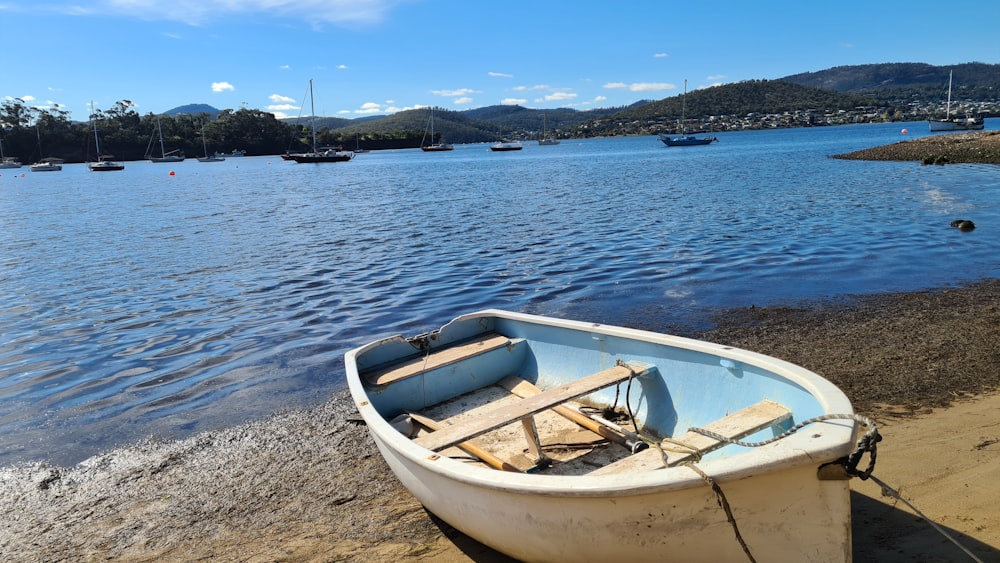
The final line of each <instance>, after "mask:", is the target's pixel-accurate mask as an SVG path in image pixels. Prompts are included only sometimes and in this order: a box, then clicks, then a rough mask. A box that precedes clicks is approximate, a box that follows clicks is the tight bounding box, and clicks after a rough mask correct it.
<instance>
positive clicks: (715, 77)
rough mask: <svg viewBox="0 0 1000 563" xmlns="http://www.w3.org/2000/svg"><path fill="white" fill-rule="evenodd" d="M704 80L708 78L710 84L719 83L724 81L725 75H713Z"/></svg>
mask: <svg viewBox="0 0 1000 563" xmlns="http://www.w3.org/2000/svg"><path fill="white" fill-rule="evenodd" d="M706 78H708V79H709V80H711V81H712V82H719V81H720V80H725V79H726V75H725V74H713V75H712V76H707V77H706Z"/></svg>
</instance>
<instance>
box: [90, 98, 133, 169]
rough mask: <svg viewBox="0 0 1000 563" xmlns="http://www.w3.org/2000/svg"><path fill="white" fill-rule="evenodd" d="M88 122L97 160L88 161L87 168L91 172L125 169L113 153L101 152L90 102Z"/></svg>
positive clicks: (123, 164)
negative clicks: (92, 129) (92, 133)
mask: <svg viewBox="0 0 1000 563" xmlns="http://www.w3.org/2000/svg"><path fill="white" fill-rule="evenodd" d="M90 114H91V117H90V122H91V124H92V125H93V126H94V148H95V149H96V150H97V160H96V161H92V162H88V163H87V168H88V169H89V170H90V171H91V172H115V171H118V170H125V163H124V162H117V161H115V159H114V158H115V157H114V155H111V154H104V153H102V152H101V139H100V138H99V137H98V135H97V120H96V119H94V115H95V114H94V104H93V102H91V104H90Z"/></svg>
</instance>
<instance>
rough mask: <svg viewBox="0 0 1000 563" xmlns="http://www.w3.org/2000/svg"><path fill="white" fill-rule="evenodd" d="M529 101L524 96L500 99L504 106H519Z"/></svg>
mask: <svg viewBox="0 0 1000 563" xmlns="http://www.w3.org/2000/svg"><path fill="white" fill-rule="evenodd" d="M526 103H528V100H525V99H524V98H504V99H502V100H500V105H504V106H519V105H522V104H526Z"/></svg>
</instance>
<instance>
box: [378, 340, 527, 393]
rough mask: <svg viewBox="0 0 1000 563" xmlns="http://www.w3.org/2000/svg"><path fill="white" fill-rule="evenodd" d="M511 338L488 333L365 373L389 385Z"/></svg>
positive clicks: (473, 354) (481, 351)
mask: <svg viewBox="0 0 1000 563" xmlns="http://www.w3.org/2000/svg"><path fill="white" fill-rule="evenodd" d="M509 342H510V339H509V338H507V337H506V336H504V335H502V334H497V333H495V332H490V333H486V334H484V335H482V336H480V337H478V338H476V339H475V340H470V341H467V342H463V343H461V344H458V345H455V346H448V347H447V348H441V349H439V350H434V351H432V352H431V353H430V354H427V355H424V356H418V357H413V358H409V359H407V360H404V361H402V362H398V363H395V364H391V365H389V366H386V367H383V368H377V369H374V370H372V371H370V372H368V373H366V374H365V375H364V378H365V381H367V382H368V383H371V384H372V385H387V384H389V383H393V382H395V381H399V380H401V379H406V378H408V377H413V376H415V375H419V374H421V373H423V372H425V371H429V370H432V369H437V368H439V367H444V366H446V365H448V364H453V363H455V362H458V361H460V360H464V359H467V358H471V357H473V356H477V355H479V354H483V353H486V352H489V351H490V350H496V349H497V348H500V347H503V346H506V345H507V344H508V343H509Z"/></svg>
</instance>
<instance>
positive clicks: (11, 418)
mask: <svg viewBox="0 0 1000 563" xmlns="http://www.w3.org/2000/svg"><path fill="white" fill-rule="evenodd" d="M903 127H906V128H907V129H909V130H910V131H911V133H910V136H911V137H912V136H915V135H923V134H925V133H923V131H925V130H926V124H924V123H910V124H891V125H864V126H848V127H836V128H820V129H799V130H780V131H758V132H744V133H730V134H722V135H719V139H720V141H721V142H720V143H717V144H714V145H711V146H709V147H694V148H669V149H668V148H666V147H664V146H663V145H662V144H661V143H660V142H659V141H657V140H656V139H655V138H653V137H642V138H628V139H600V140H587V141H582V142H581V141H572V142H568V141H564V142H563V143H562V144H561V145H559V146H554V147H539V146H537V145H535V144H526V145H525V149H524V150H523V151H521V152H519V153H496V154H494V153H490V152H489V151H488V150H487V149H486V147H485V146H484V145H476V146H459V147H456V150H455V151H454V152H452V153H439V154H424V153H421V152H419V151H414V150H408V151H391V152H378V153H371V154H364V155H359V156H358V157H357V158H356V159H355V160H354V161H353V162H351V163H346V164H328V165H301V164H300V165H296V164H294V163H289V162H283V161H281V160H280V159H278V158H270V157H268V158H264V157H255V158H237V159H229V160H227V161H226V162H224V163H199V162H197V161H196V160H193V159H191V160H188V161H185V162H183V163H179V164H152V163H128V164H127V167H126V170H125V171H124V172H112V173H106V174H99V173H91V172H88V171H87V170H86V168H85V167H84V166H83V165H68V166H66V167H65V168H64V170H63V171H62V172H55V173H37V172H36V173H32V172H30V171H28V169H27V167H25V168H23V169H21V170H3V171H2V172H3V175H2V176H0V248H2V250H3V254H2V271H0V288H2V292H0V299H2V306H0V333H2V341H0V463H11V462H15V461H19V460H29V459H49V460H51V461H54V462H57V463H74V462H76V461H79V460H81V459H84V458H86V457H88V456H90V455H93V454H95V453H98V452H100V451H102V450H104V449H107V448H109V447H111V446H114V445H120V444H123V443H128V442H132V441H134V440H136V439H139V438H143V437H146V436H149V435H156V436H161V437H166V438H174V437H182V436H186V435H189V434H190V433H193V432H197V431H200V430H206V429H210V428H216V427H220V426H223V425H228V424H233V423H237V422H241V421H244V420H247V419H251V418H257V417H261V416H264V415H266V414H268V413H270V412H273V411H275V410H278V409H282V408H286V407H297V406H303V405H308V404H313V403H317V402H320V401H323V400H325V399H327V398H328V397H329V396H330V394H331V393H332V392H333V391H334V390H335V389H337V388H338V387H340V386H342V385H343V361H342V355H343V353H344V352H345V351H346V350H347V349H349V348H351V347H354V346H357V345H359V344H362V343H365V342H368V341H370V340H373V339H375V338H378V337H382V336H387V335H390V334H395V333H400V332H402V333H404V334H408V335H412V334H414V333H415V332H417V331H421V332H422V331H425V330H428V329H432V328H436V327H438V326H439V325H440V324H442V323H443V322H444V321H446V320H448V319H450V318H452V317H453V316H455V315H457V314H460V313H464V312H470V311H473V310H477V309H480V308H485V307H499V308H506V309H512V310H519V311H526V312H533V313H540V314H547V315H554V316H560V317H566V318H575V319H580V320H589V321H595V322H606V323H616V324H635V323H637V322H639V321H638V319H649V318H650V316H651V315H656V316H657V319H658V320H662V321H663V322H665V323H669V324H671V325H674V326H678V327H701V326H704V323H706V322H707V316H708V314H709V313H711V312H712V311H713V310H718V309H719V308H723V307H731V306H747V305H750V304H756V305H768V304H778V303H789V302H795V301H800V300H804V299H817V298H818V299H826V298H835V297H837V296H841V295H845V294H853V293H875V292H882V291H893V290H908V289H920V288H926V287H935V286H942V285H951V284H958V283H962V282H965V281H973V280H978V279H982V278H985V277H996V276H998V275H1000V245H997V244H996V241H997V240H998V225H1000V205H998V204H1000V168H997V167H995V166H985V165H954V166H946V167H935V166H919V165H917V164H913V163H873V162H853V161H840V160H834V159H831V158H828V155H831V154H837V153H842V152H848V151H852V150H857V149H861V148H866V147H871V146H876V145H881V144H887V143H891V142H896V141H899V140H902V139H904V137H903V136H902V135H901V132H900V130H901V129H902V128H903ZM987 127H988V128H997V127H998V123H997V122H996V120H991V122H990V123H988V124H987ZM170 171H174V172H175V175H173V176H171V175H170V174H169V172H170ZM22 172H23V174H22ZM955 218H968V219H972V220H973V221H975V222H976V224H977V226H978V228H977V229H976V230H975V231H974V232H972V233H960V232H958V231H957V230H956V229H951V228H949V226H948V223H949V222H950V221H951V220H952V219H955Z"/></svg>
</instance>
